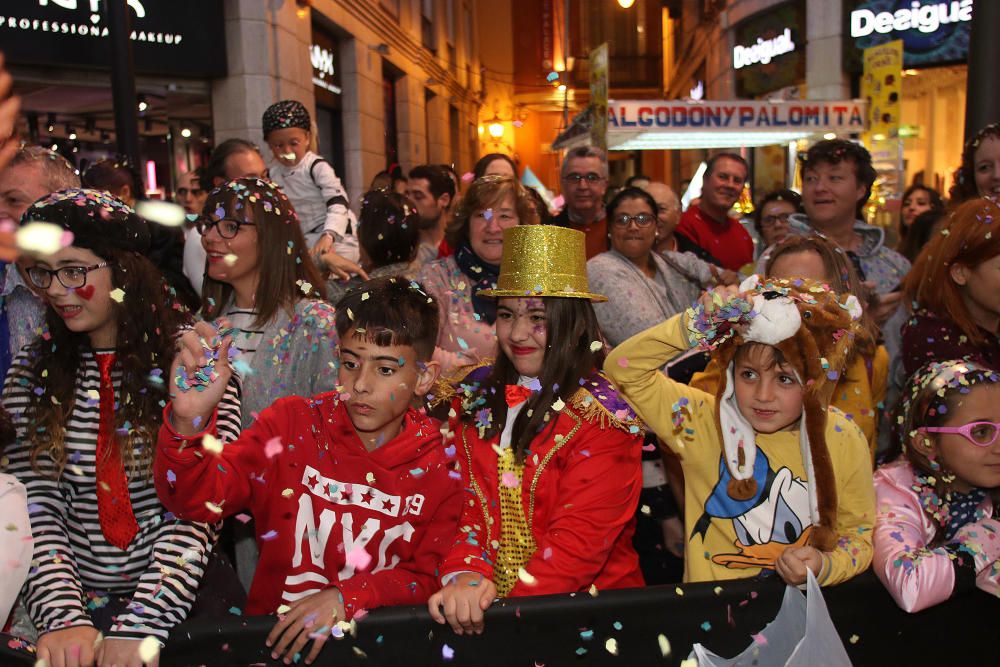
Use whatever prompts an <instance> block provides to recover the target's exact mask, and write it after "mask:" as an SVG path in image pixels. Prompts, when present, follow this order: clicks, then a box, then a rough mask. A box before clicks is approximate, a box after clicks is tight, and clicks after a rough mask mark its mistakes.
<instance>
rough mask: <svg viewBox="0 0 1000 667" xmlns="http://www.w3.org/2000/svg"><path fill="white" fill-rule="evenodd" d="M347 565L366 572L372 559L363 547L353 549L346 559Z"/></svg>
mask: <svg viewBox="0 0 1000 667" xmlns="http://www.w3.org/2000/svg"><path fill="white" fill-rule="evenodd" d="M344 561H345V562H346V563H347V565H349V566H351V567H353V568H354V569H355V570H360V571H361V572H364V571H365V570H367V569H368V566H369V565H370V564H371V562H372V557H371V556H370V555H369V554H368V552H367V551H365V550H364V549H363V548H361V547H357V548H355V549H351V550H350V551H348V552H347V555H346V556H345V558H344Z"/></svg>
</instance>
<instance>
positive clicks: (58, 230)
mask: <svg viewBox="0 0 1000 667" xmlns="http://www.w3.org/2000/svg"><path fill="white" fill-rule="evenodd" d="M65 231H66V230H64V229H63V228H62V227H60V226H59V225H53V224H52V223H51V222H29V223H28V224H26V225H24V226H23V227H21V228H20V229H18V230H17V234H16V235H15V240H16V241H17V247H18V248H19V249H21V250H22V251H24V252H28V253H38V254H40V255H54V254H56V253H57V252H59V251H60V250H62V249H63V248H65V247H66V246H68V245H72V243H73V234H72V232H68V233H69V238H68V239H67V238H66V237H65V235H64V234H63V232H65Z"/></svg>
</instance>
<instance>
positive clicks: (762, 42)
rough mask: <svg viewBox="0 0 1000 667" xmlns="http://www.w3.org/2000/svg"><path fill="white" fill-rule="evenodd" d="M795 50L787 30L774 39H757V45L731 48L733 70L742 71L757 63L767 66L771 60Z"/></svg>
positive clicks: (789, 32) (789, 30) (790, 32)
mask: <svg viewBox="0 0 1000 667" xmlns="http://www.w3.org/2000/svg"><path fill="white" fill-rule="evenodd" d="M794 50H795V42H794V41H793V40H792V31H791V29H789V28H785V30H784V31H783V32H782V33H781V34H780V35H778V36H777V37H775V38H774V39H761V38H760V37H758V38H757V43H756V44H754V45H753V46H739V45H736V46H734V47H733V69H743V68H744V67H746V66H747V65H755V64H757V63H761V64H764V65H766V64H768V63H769V62H771V59H772V58H776V57H778V56H782V55H784V54H786V53H791V52H792V51H794Z"/></svg>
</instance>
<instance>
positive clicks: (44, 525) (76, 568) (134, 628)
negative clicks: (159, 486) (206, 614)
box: [3, 346, 240, 641]
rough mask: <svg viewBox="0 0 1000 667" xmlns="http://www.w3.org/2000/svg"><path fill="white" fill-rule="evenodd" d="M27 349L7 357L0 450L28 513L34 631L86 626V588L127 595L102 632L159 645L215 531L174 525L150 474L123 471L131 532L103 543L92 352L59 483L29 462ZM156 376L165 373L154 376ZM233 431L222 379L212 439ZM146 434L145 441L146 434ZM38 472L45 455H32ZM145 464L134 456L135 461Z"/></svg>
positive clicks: (183, 604) (235, 406)
mask: <svg viewBox="0 0 1000 667" xmlns="http://www.w3.org/2000/svg"><path fill="white" fill-rule="evenodd" d="M33 354H37V352H36V351H35V347H34V346H32V347H29V348H28V349H26V350H24V351H23V352H22V353H21V354H19V355H18V357H17V358H16V359H15V360H14V363H13V365H12V366H11V369H10V372H9V373H8V375H7V381H6V385H5V388H4V395H3V406H4V408H5V409H6V410H7V411H8V412H9V413H10V415H11V418H12V419H13V421H14V425H15V427H16V428H17V440H16V442H15V443H14V444H12V445H11V446H10V447H8V448H7V450H6V452H5V455H6V458H7V459H8V461H7V463H6V472H8V473H10V474H12V475H14V476H15V477H17V478H18V479H19V480H20V481H21V483H23V484H24V486H25V487H26V488H27V491H28V512H29V514H30V517H31V529H32V535H33V538H34V557H33V560H32V563H31V570H30V572H29V574H28V578H27V581H26V582H25V585H24V589H23V591H22V595H23V599H24V603H25V605H26V606H27V609H28V613H29V615H30V616H31V620H32V622H33V623H34V624H35V626H36V627H37V628H38V631H39V633H40V634H41V633H45V632H49V631H52V630H59V629H62V628H67V627H72V626H79V625H91V620H90V616H89V614H88V613H87V602H88V597H87V593H88V592H93V591H100V592H107V593H112V594H117V595H132V599H131V602H130V604H129V605H128V609H127V611H126V612H125V613H123V614H121V615H119V616H118V617H117V618H116V619H115V622H114V625H113V626H112V627H111V629H110V633H109V634H110V635H113V636H118V637H130V638H136V639H141V638H143V637H146V636H148V635H152V636H154V637H156V638H157V639H160V640H161V641H162V640H164V639H166V637H167V635H168V633H169V631H170V628H172V627H173V626H175V625H177V624H178V623H180V622H181V621H183V620H184V619H185V617H186V616H187V614H188V612H189V611H190V609H191V606H192V604H193V603H194V600H195V596H196V594H197V591H198V586H199V583H200V581H201V577H202V575H203V574H204V571H205V566H206V564H207V562H208V557H209V554H210V553H211V550H212V546H213V544H214V542H215V537H216V526H212V525H209V524H204V523H195V522H191V521H180V520H178V519H176V518H174V517H173V516H172V515H170V514H168V513H167V511H166V510H165V509H164V508H163V506H162V505H161V504H160V501H159V499H158V498H157V497H156V489H155V488H154V486H153V480H152V477H151V476H150V477H148V478H147V477H145V476H144V475H143V474H142V472H141V471H137V472H133V473H130V471H128V470H126V473H127V474H129V485H128V489H129V495H130V499H131V501H132V511H133V513H134V514H135V519H136V522H137V523H138V524H139V529H138V532H137V533H136V535H135V538H134V539H133V540H132V543H131V544H129V545H128V547H127V548H126V549H125V550H122V549H119V548H118V547H116V546H113V545H112V544H109V543H108V541H107V540H106V539H105V537H104V534H103V533H102V532H101V524H100V520H99V519H98V514H97V481H96V480H97V467H96V465H95V457H96V454H97V434H98V429H99V423H100V422H99V420H100V394H99V391H100V386H101V374H100V370H99V367H98V364H97V360H96V359H95V357H94V354H93V352H91V351H89V350H87V351H86V352H84V353H83V356H82V358H81V361H80V371H79V375H78V377H77V384H76V393H75V398H74V403H73V406H72V410H71V412H70V415H69V420H68V422H67V424H66V432H65V435H64V437H65V448H66V453H67V459H68V460H67V465H66V468H65V470H64V471H63V473H62V475H61V476H60V477H59V479H57V480H54V479H52V478H51V477H49V476H46V475H44V474H41V473H39V472H38V471H36V470H35V469H34V468H33V467H32V465H31V459H30V441H29V439H28V433H29V431H28V429H29V428H34V425H33V424H28V423H27V422H26V419H25V410H26V408H27V407H28V399H29V396H30V394H31V393H32V392H40V391H42V389H41V388H40V387H39V386H38V383H37V382H36V381H35V379H34V377H33V376H32V373H31V370H30V368H29V364H30V360H31V358H32V357H31V355H33ZM112 379H113V382H114V384H115V401H116V407H117V406H119V405H120V404H121V401H122V400H123V396H122V395H121V390H120V387H119V383H120V382H121V371H120V369H118V368H117V367H116V368H114V369H113V370H112ZM162 379H163V381H164V382H169V381H170V379H169V378H166V377H163V378H162ZM239 433H240V399H239V385H238V383H237V382H236V381H233V382H231V383H230V386H229V388H228V389H227V391H226V394H225V396H224V397H223V399H222V401H221V402H220V404H219V415H218V436H219V438H220V439H222V440H224V441H227V442H229V441H233V440H235V439H236V438H237V437H238V436H239ZM156 436H157V433H156V431H154V432H153V434H152V437H153V438H154V439H155V438H156ZM37 461H38V463H39V467H41V468H42V470H43V471H44V470H45V467H44V466H45V465H46V462H48V463H49V465H51V460H50V459H48V457H47V456H46V454H45V453H42V454H40V455H39V456H38V459H37ZM144 463H146V462H141V463H140V466H142V465H143V464H144Z"/></svg>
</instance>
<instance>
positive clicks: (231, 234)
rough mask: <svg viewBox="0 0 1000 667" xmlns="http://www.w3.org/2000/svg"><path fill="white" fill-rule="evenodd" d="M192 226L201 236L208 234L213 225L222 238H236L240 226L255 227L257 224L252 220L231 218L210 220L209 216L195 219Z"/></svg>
mask: <svg viewBox="0 0 1000 667" xmlns="http://www.w3.org/2000/svg"><path fill="white" fill-rule="evenodd" d="M194 226H195V228H197V230H198V233H199V234H201V235H202V236H204V235H205V234H208V232H209V230H210V229H212V228H213V227H214V228H215V229H216V231H218V232H219V236H221V237H222V238H224V239H234V238H236V235H237V234H239V233H240V227H256V226H257V225H256V224H255V223H252V222H245V221H243V220H235V219H233V218H222V219H221V220H212V219H211V218H205V217H201V218H198V219H197V220H196V221H195V223H194Z"/></svg>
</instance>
